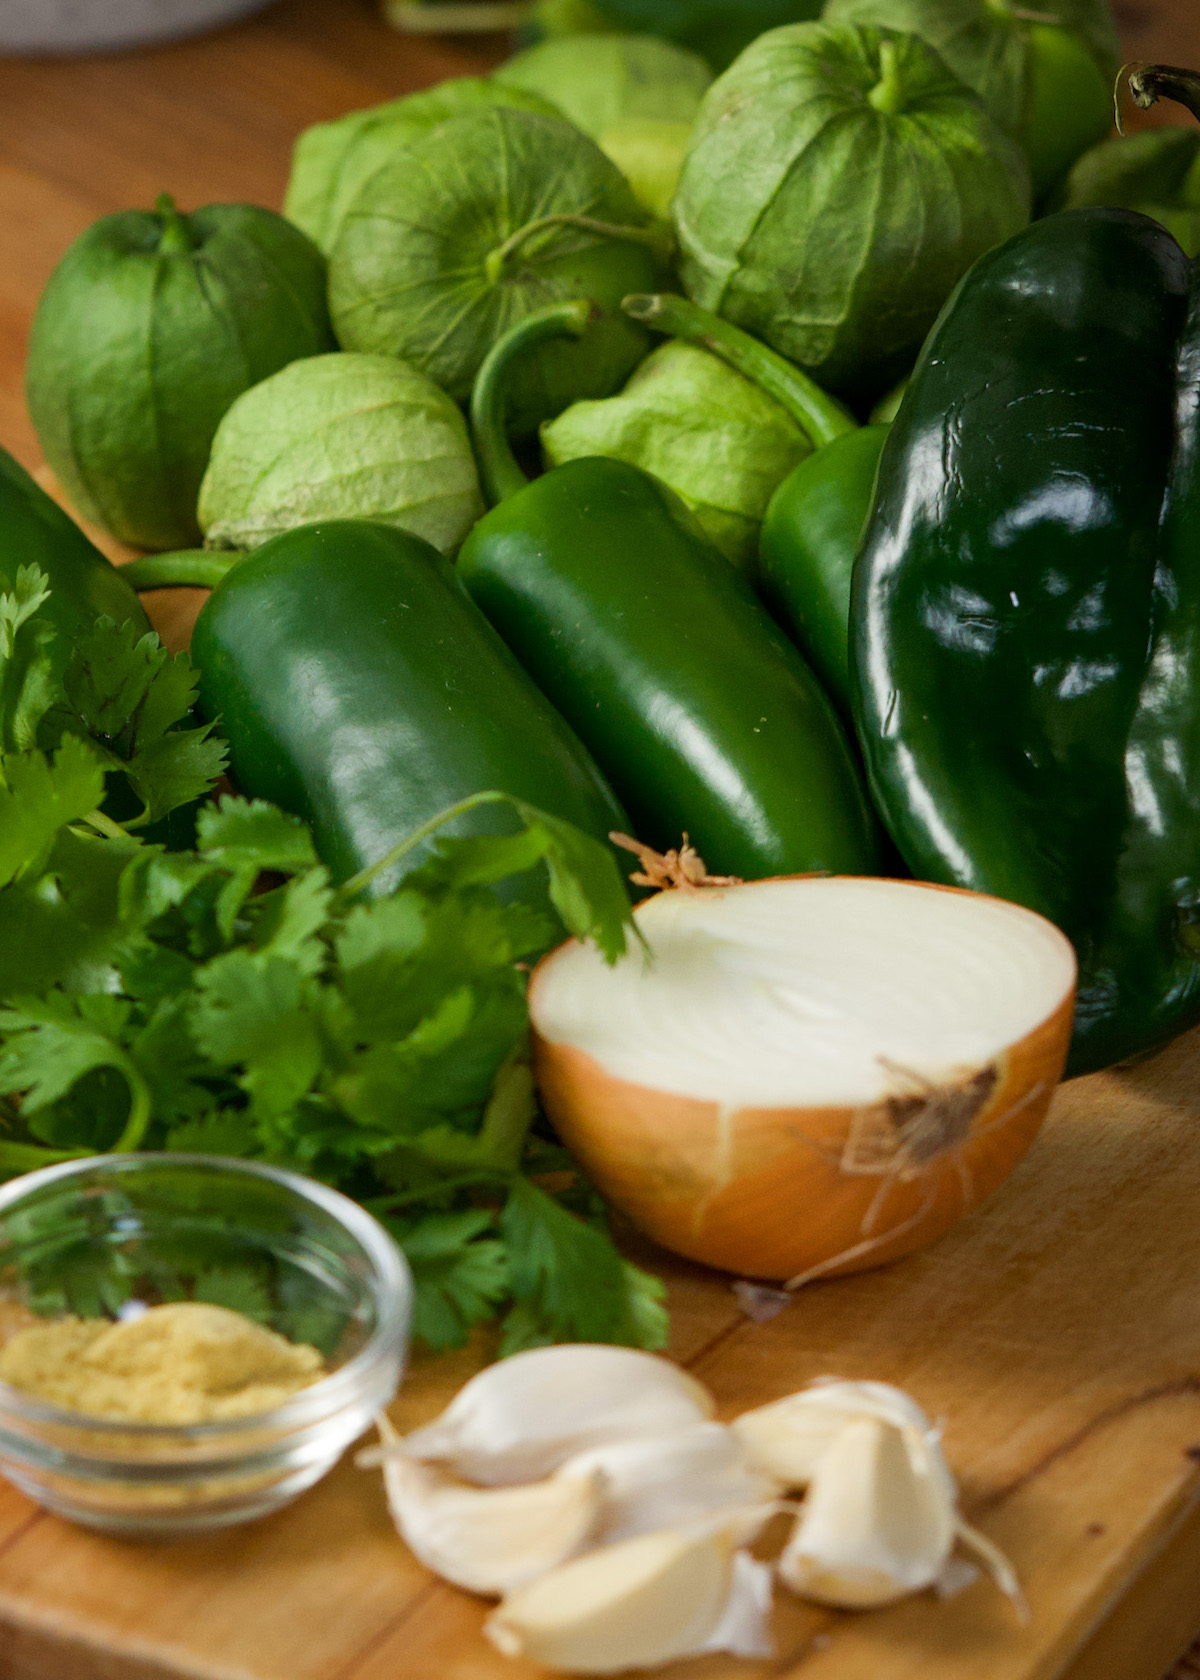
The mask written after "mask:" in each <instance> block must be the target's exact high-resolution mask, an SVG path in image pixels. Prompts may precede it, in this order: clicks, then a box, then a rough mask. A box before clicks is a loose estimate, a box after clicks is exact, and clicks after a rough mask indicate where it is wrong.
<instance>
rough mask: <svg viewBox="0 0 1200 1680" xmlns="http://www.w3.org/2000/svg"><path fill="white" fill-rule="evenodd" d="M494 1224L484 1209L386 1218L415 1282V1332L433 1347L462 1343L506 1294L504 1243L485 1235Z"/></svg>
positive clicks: (488, 1212)
mask: <svg viewBox="0 0 1200 1680" xmlns="http://www.w3.org/2000/svg"><path fill="white" fill-rule="evenodd" d="M494 1223H495V1220H494V1215H493V1214H492V1213H491V1212H490V1211H488V1210H487V1209H486V1208H472V1209H469V1210H466V1211H464V1212H462V1213H431V1214H427V1215H426V1216H425V1217H424V1218H423V1219H421V1220H418V1221H417V1222H416V1223H415V1224H404V1223H402V1222H400V1221H397V1220H389V1221H388V1225H389V1227H390V1229H391V1231H392V1234H393V1235H394V1236H395V1238H396V1240H397V1242H399V1244H400V1246H401V1248H402V1249H403V1250H404V1255H405V1258H406V1259H407V1261H408V1263H409V1265H410V1266H411V1267H412V1274H413V1282H414V1283H415V1284H416V1290H417V1294H416V1301H415V1303H414V1310H413V1330H414V1332H415V1333H416V1334H417V1335H418V1336H420V1337H421V1339H422V1341H424V1342H426V1343H427V1344H428V1346H429V1347H431V1348H433V1349H434V1350H435V1351H440V1350H442V1349H444V1348H456V1347H462V1345H463V1343H464V1342H465V1341H466V1339H467V1333H468V1331H469V1330H470V1329H471V1327H472V1326H473V1325H475V1324H480V1323H482V1322H483V1321H484V1320H486V1319H489V1318H492V1317H493V1316H494V1314H495V1311H496V1308H497V1306H498V1305H499V1304H500V1303H501V1302H502V1301H503V1300H504V1298H505V1296H506V1295H507V1294H508V1264H507V1260H506V1257H505V1251H504V1244H503V1243H502V1242H499V1241H498V1240H496V1238H495V1237H490V1236H485V1235H484V1233H485V1232H487V1231H490V1230H491V1229H492V1228H493V1226H494Z"/></svg>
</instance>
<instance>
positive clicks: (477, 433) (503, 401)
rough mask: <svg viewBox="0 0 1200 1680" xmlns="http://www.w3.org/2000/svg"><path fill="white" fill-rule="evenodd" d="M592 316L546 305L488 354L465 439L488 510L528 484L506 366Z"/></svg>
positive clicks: (586, 306)
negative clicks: (509, 411)
mask: <svg viewBox="0 0 1200 1680" xmlns="http://www.w3.org/2000/svg"><path fill="white" fill-rule="evenodd" d="M594 315H595V308H594V306H593V305H592V304H590V303H589V302H588V301H587V299H586V298H581V299H578V300H577V301H575V302H573V303H552V304H549V305H548V306H547V307H546V308H545V309H535V310H534V311H533V313H532V314H531V315H526V316H525V318H524V320H521V321H518V322H517V324H516V326H515V327H510V329H509V330H508V332H506V333H505V334H504V336H503V337H502V338H500V339H498V340H497V341H496V343H495V344H493V346H492V348H491V350H490V351H489V352H488V355H487V357H486V359H485V361H484V364H483V366H482V367H481V368H480V370H479V372H478V374H477V375H476V376H475V385H474V389H473V390H472V392H471V436H472V438H473V440H474V443H475V458H476V460H477V461H478V463H479V477H480V481H481V482H482V485H483V494H484V499H485V501H486V502H487V504H488V506H489V507H495V506H496V504H497V502H506V501H507V500H508V498H509V497H510V496H515V495H516V493H517V491H518V490H524V489H525V487H526V485H527V484H528V483H529V477H528V475H527V474H526V473H524V472H523V471H522V470H521V467H520V466H519V465H518V463H517V458H516V456H515V455H514V454H513V452H512V445H511V444H510V443H509V441H508V432H507V430H506V429H505V424H504V421H505V410H506V407H507V400H508V380H509V371H510V369H511V367H512V364H513V363H514V362H516V361H519V360H520V358H521V357H522V356H523V355H525V353H526V352H527V351H529V350H531V349H532V348H533V346H534V345H535V344H541V343H542V342H543V341H544V340H545V339H547V338H581V337H582V336H583V334H584V333H585V332H586V331H587V327H588V323H589V322H590V321H591V320H592V318H593V316H594ZM136 563H137V562H135V564H136Z"/></svg>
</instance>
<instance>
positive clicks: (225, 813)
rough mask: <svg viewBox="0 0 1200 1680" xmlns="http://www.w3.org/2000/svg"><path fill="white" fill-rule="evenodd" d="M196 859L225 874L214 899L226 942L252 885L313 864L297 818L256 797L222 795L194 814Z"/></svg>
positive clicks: (304, 830)
mask: <svg viewBox="0 0 1200 1680" xmlns="http://www.w3.org/2000/svg"><path fill="white" fill-rule="evenodd" d="M196 837H197V838H196V843H197V847H198V850H199V853H200V856H201V857H202V858H204V859H206V860H207V861H208V862H209V863H210V864H215V865H216V866H217V867H218V868H220V869H223V870H228V871H229V880H228V883H227V884H226V886H225V887H224V888H223V889H222V891H221V894H220V896H219V898H218V900H217V906H216V910H217V925H218V927H219V928H220V930H221V932H222V934H223V935H224V937H225V938H226V939H230V938H232V936H233V928H234V923H235V922H236V920H237V917H238V912H239V911H240V910H241V908H242V906H243V904H244V903H245V902H246V900H247V899H248V898H249V896H250V894H251V893H252V892H253V890H254V885H255V882H256V881H257V880H258V878H259V876H260V875H262V874H263V873H264V872H266V871H268V870H270V871H272V872H274V873H276V874H280V875H298V874H300V873H301V871H303V870H306V869H314V868H316V866H317V854H316V851H315V850H314V848H313V842H312V835H311V834H310V833H309V831H308V829H307V828H306V827H305V826H304V824H303V823H302V822H301V821H300V819H299V817H292V816H289V815H288V814H287V813H286V812H285V811H280V810H277V809H276V808H275V806H274V805H268V804H266V803H265V802H264V801H263V800H261V799H235V798H232V797H228V796H227V797H225V798H223V799H220V800H218V801H217V802H216V803H215V804H213V805H208V806H206V807H205V808H204V810H202V811H201V812H200V815H199V817H198V819H197V821H196Z"/></svg>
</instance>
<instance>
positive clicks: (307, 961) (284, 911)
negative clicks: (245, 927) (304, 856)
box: [251, 869, 333, 974]
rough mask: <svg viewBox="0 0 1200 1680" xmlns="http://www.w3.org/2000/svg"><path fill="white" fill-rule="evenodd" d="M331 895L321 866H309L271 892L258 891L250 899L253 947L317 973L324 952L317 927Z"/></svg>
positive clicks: (326, 915) (320, 926)
mask: <svg viewBox="0 0 1200 1680" xmlns="http://www.w3.org/2000/svg"><path fill="white" fill-rule="evenodd" d="M332 899H333V888H332V887H331V886H330V884H329V873H328V871H327V870H325V869H310V870H309V871H308V872H307V873H306V874H304V875H297V876H295V877H294V878H293V879H292V880H290V881H285V882H284V884H283V886H282V887H277V888H276V889H275V891H274V892H270V893H263V894H261V895H260V896H259V897H258V898H256V899H254V900H253V903H252V910H253V916H252V922H251V926H252V933H251V937H252V938H253V940H254V944H255V947H256V948H257V949H258V950H260V951H268V952H271V953H272V954H273V955H275V956H279V957H286V958H288V959H289V961H291V962H293V963H295V965H296V967H297V968H299V969H301V970H302V971H303V972H304V973H305V974H318V973H319V972H320V970H321V969H322V968H323V967H324V965H325V961H326V958H327V956H328V951H327V949H326V946H325V944H324V942H323V941H322V939H321V931H322V929H323V928H324V926H325V924H326V922H327V921H328V920H329V907H330V903H331V901H332Z"/></svg>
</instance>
